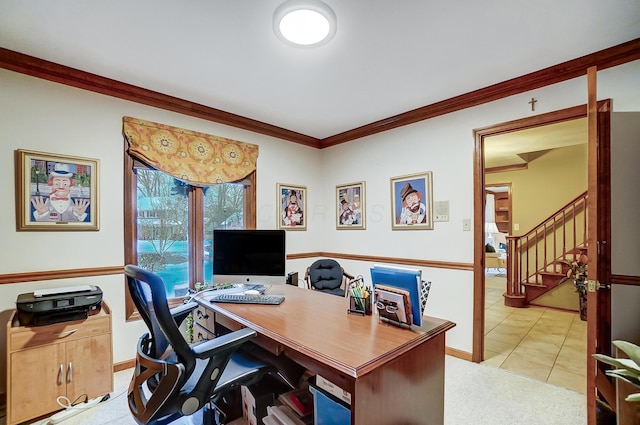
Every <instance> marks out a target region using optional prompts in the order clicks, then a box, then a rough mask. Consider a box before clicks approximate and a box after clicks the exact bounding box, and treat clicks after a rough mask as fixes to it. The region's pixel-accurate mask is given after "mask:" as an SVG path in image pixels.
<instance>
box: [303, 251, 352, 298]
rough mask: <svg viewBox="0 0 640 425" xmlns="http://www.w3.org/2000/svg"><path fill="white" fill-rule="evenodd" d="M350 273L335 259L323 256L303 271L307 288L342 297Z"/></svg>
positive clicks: (350, 276)
mask: <svg viewBox="0 0 640 425" xmlns="http://www.w3.org/2000/svg"><path fill="white" fill-rule="evenodd" d="M350 279H354V277H353V276H352V275H350V274H349V273H347V272H345V271H344V269H343V268H342V266H340V264H338V262H337V261H336V260H333V259H330V258H323V259H320V260H316V261H314V262H313V263H312V264H311V265H310V266H309V267H307V272H306V273H305V282H306V284H307V288H309V289H315V290H317V291H321V292H325V293H328V294H332V295H338V296H341V297H344V296H346V295H347V286H348V283H349V281H350Z"/></svg>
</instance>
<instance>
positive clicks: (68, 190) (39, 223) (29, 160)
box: [15, 150, 99, 231]
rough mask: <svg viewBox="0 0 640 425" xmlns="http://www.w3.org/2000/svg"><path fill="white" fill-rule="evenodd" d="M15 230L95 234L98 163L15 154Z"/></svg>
mask: <svg viewBox="0 0 640 425" xmlns="http://www.w3.org/2000/svg"><path fill="white" fill-rule="evenodd" d="M15 161H16V191H17V193H16V219H17V220H16V228H17V230H59V231H64V230H98V229H99V226H98V164H99V162H98V160H97V159H90V158H80V157H76V156H69V155H58V154H52V153H43V152H33V151H27V150H16V151H15Z"/></svg>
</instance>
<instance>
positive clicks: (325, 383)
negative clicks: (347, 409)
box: [316, 375, 351, 405]
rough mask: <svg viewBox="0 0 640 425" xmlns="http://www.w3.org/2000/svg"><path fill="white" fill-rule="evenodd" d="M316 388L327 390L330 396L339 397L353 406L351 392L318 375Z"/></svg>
mask: <svg viewBox="0 0 640 425" xmlns="http://www.w3.org/2000/svg"><path fill="white" fill-rule="evenodd" d="M316 386H317V387H319V388H320V389H322V390H325V391H326V392H328V393H329V394H332V395H334V396H336V397H338V398H339V399H340V400H342V401H344V402H345V403H347V404H348V405H351V393H350V392H349V391H345V390H343V389H342V388H340V387H339V386H337V385H336V384H334V383H333V382H331V381H329V380H328V379H325V378H323V377H322V376H320V375H316Z"/></svg>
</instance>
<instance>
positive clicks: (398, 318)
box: [375, 284, 413, 327]
mask: <svg viewBox="0 0 640 425" xmlns="http://www.w3.org/2000/svg"><path fill="white" fill-rule="evenodd" d="M375 295H376V309H377V310H378V315H379V316H380V319H382V320H385V321H389V322H392V323H393V324H397V325H401V326H409V327H410V326H411V323H412V322H413V321H412V317H411V301H410V300H409V292H408V291H405V290H404V289H398V288H395V287H393V286H388V285H381V284H378V285H376V289H375Z"/></svg>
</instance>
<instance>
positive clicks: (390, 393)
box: [351, 332, 445, 425]
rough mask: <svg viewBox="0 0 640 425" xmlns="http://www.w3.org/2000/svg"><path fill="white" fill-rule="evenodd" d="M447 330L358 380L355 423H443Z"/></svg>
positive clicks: (352, 419)
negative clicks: (445, 332)
mask: <svg viewBox="0 0 640 425" xmlns="http://www.w3.org/2000/svg"><path fill="white" fill-rule="evenodd" d="M444 337H445V334H444V332H443V333H441V334H440V335H438V336H435V337H434V338H432V339H430V340H429V341H427V342H425V343H423V344H422V345H420V346H418V347H416V348H414V349H413V350H410V351H408V352H407V353H405V354H404V355H402V356H401V357H399V358H397V359H396V360H394V361H393V362H390V363H389V364H386V365H384V366H381V367H380V368H377V369H375V370H373V371H372V372H371V373H369V374H367V375H365V376H363V377H362V378H359V379H357V380H356V384H355V385H356V389H355V394H354V397H353V400H352V406H351V422H352V423H353V424H354V425H370V424H405V425H442V424H443V423H444V357H445V345H444V342H445V338H444Z"/></svg>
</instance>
